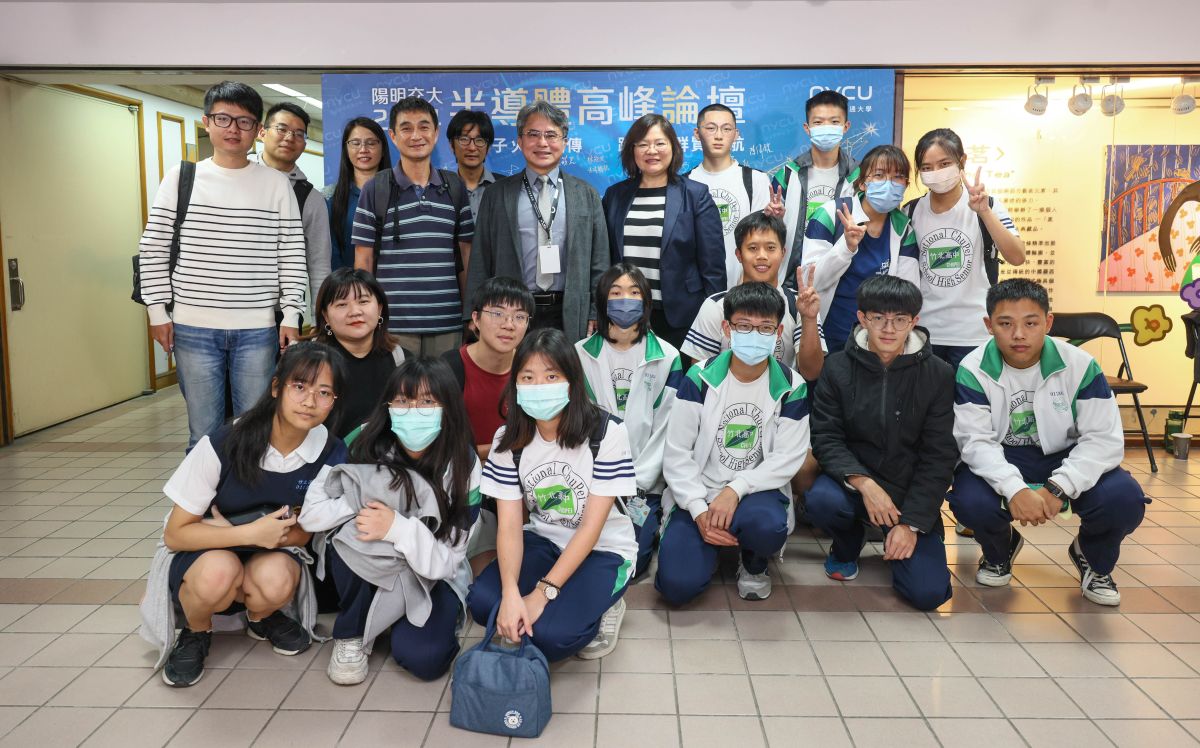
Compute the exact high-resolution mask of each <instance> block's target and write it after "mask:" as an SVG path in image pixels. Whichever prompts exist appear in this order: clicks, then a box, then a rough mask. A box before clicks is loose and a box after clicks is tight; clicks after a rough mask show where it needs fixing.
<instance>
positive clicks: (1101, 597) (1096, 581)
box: [1067, 536, 1121, 605]
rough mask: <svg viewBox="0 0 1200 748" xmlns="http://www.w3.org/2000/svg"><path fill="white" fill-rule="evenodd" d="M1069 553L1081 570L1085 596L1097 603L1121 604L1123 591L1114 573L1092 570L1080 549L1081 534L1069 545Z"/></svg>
mask: <svg viewBox="0 0 1200 748" xmlns="http://www.w3.org/2000/svg"><path fill="white" fill-rule="evenodd" d="M1067 555H1068V556H1070V557H1071V563H1073V564H1075V569H1076V570H1077V571H1078V572H1079V587H1080V589H1081V590H1083V596H1084V597H1085V598H1087V599H1088V600H1091V601H1092V602H1094V603H1096V604H1097V605H1120V604H1121V593H1120V591H1119V590H1117V583H1116V582H1114V581H1113V578H1112V574H1097V573H1096V572H1095V571H1093V570H1092V565H1091V564H1089V563H1088V560H1087V559H1086V558H1084V557H1083V551H1081V550H1079V536H1076V537H1075V540H1073V541H1071V545H1069V546H1067Z"/></svg>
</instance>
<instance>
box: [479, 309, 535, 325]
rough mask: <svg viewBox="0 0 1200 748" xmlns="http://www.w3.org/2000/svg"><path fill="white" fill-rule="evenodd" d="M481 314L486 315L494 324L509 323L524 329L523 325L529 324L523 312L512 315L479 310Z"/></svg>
mask: <svg viewBox="0 0 1200 748" xmlns="http://www.w3.org/2000/svg"><path fill="white" fill-rule="evenodd" d="M481 314H486V315H487V316H488V317H489V318H490V319H491V320H492V321H493V322H496V323H500V322H511V323H512V324H514V325H516V326H517V327H524V326H525V325H528V324H529V315H528V314H526V313H525V312H514V313H512V314H508V313H507V312H497V311H496V310H494V309H483V310H481Z"/></svg>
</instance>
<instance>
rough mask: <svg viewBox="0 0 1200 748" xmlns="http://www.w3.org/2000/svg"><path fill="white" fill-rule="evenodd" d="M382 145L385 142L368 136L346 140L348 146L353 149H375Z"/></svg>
mask: <svg viewBox="0 0 1200 748" xmlns="http://www.w3.org/2000/svg"><path fill="white" fill-rule="evenodd" d="M381 145H383V143H381V142H380V141H378V140H376V139H375V138H367V139H366V140H359V139H358V138H354V139H353V140H347V141H346V147H347V148H349V149H350V150H352V151H373V150H375V149H376V148H378V147H379V146H381Z"/></svg>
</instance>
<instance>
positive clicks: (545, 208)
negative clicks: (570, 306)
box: [536, 174, 554, 291]
mask: <svg viewBox="0 0 1200 748" xmlns="http://www.w3.org/2000/svg"><path fill="white" fill-rule="evenodd" d="M537 184H538V190H539V192H538V211H540V212H541V214H542V215H541V219H542V220H541V221H538V273H537V280H536V282H537V287H538V288H540V289H541V290H543V291H545V290H547V289H549V288H550V286H552V285H554V276H553V275H551V274H550V273H543V272H542V271H541V268H542V263H541V256H542V253H541V248H542V247H548V246H550V232H549V231H547V230H546V228H545V226H543V225H542V221H546V222H547V223H548V222H549V221H550V211H551V209H552V208H553V206H554V200H553V199H552V197H553V196H552V195H551V194H550V191H551V190H550V184H549V178H548V177H547V176H546V175H545V174H542V175H540V176H539V177H538V178H537Z"/></svg>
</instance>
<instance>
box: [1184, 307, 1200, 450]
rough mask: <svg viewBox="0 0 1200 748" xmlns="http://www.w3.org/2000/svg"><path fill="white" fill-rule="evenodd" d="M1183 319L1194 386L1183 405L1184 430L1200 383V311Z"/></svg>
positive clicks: (1186, 351)
mask: <svg viewBox="0 0 1200 748" xmlns="http://www.w3.org/2000/svg"><path fill="white" fill-rule="evenodd" d="M1180 319H1182V320H1183V332H1184V334H1185V335H1187V348H1186V349H1185V350H1184V355H1186V356H1187V357H1188V358H1190V359H1191V360H1192V388H1191V389H1190V390H1188V399H1187V405H1185V406H1183V430H1184V431H1187V422H1188V417H1189V416H1191V412H1192V399H1193V398H1195V397H1196V387H1197V385H1200V311H1195V312H1188V313H1187V314H1184V315H1182V316H1181V317H1180Z"/></svg>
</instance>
